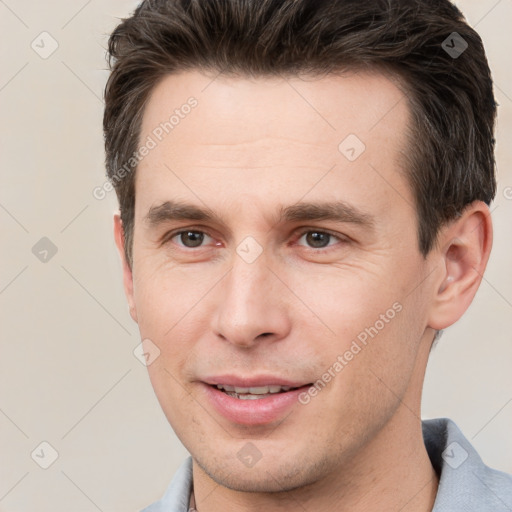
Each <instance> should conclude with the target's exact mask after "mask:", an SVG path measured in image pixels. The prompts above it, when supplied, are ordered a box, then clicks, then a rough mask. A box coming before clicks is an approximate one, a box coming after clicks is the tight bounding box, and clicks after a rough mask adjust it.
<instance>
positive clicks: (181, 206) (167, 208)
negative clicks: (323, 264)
mask: <svg viewBox="0 0 512 512" xmlns="http://www.w3.org/2000/svg"><path fill="white" fill-rule="evenodd" d="M143 220H144V222H145V223H147V224H148V225H149V226H150V227H151V228H156V227H158V226H159V225H160V224H163V223H166V222H170V221H177V220H194V221H216V222H217V223H219V224H222V223H223V221H222V219H221V218H220V217H219V216H218V215H217V214H216V213H215V212H214V211H213V210H211V209H210V208H207V207H199V206H196V205H193V204H188V203H184V202H181V201H165V202H163V203H161V204H159V205H157V206H152V207H151V208H150V209H149V211H148V212H147V214H146V216H145V217H144V219H143ZM315 220H329V221H333V222H341V223H351V224H357V225H360V226H362V227H366V228H372V227H373V225H374V217H373V216H372V215H370V214H368V213H366V212H363V211H361V210H360V209H358V208H356V207H354V206H351V205H349V204H347V203H345V202H343V201H331V202H306V203H297V204H294V205H291V206H286V207H284V206H281V208H280V209H279V211H278V215H277V221H276V223H279V222H283V221H288V222H305V221H315Z"/></svg>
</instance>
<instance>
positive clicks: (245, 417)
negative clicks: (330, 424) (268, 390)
mask: <svg viewBox="0 0 512 512" xmlns="http://www.w3.org/2000/svg"><path fill="white" fill-rule="evenodd" d="M202 385H203V388H204V390H205V393H206V397H207V400H208V401H209V402H210V403H211V404H212V406H213V407H214V409H215V410H216V411H217V412H218V413H220V414H221V415H222V416H224V417H225V418H227V419H228V420H229V421H232V422H234V423H238V424H240V425H264V424H266V423H272V422H273V421H276V420H279V419H280V418H282V417H283V416H284V414H285V413H286V412H287V411H288V410H289V409H291V408H292V407H293V405H294V404H296V403H297V402H298V397H299V395H300V394H301V393H302V392H303V391H304V390H306V389H308V388H309V387H310V385H309V384H308V385H306V386H302V387H300V388H297V389H293V390H291V391H286V392H284V393H273V394H271V395H270V396H267V397H265V398H257V399H255V400H243V399H240V398H234V397H232V396H229V395H228V394H227V393H224V391H221V390H220V389H218V388H217V387H214V386H210V385H209V384H204V383H203V384H202Z"/></svg>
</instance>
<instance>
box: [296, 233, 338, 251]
mask: <svg viewBox="0 0 512 512" xmlns="http://www.w3.org/2000/svg"><path fill="white" fill-rule="evenodd" d="M303 239H304V241H305V242H306V244H307V246H308V247H310V248H312V249H324V248H326V247H330V246H331V245H336V243H337V242H344V241H345V240H344V239H343V238H342V237H340V236H337V235H334V234H332V233H329V232H328V231H320V230H311V229H310V230H308V231H303V232H302V234H301V235H300V238H299V239H298V240H297V243H298V244H299V245H303V244H301V243H300V241H301V240H303ZM331 242H334V243H331Z"/></svg>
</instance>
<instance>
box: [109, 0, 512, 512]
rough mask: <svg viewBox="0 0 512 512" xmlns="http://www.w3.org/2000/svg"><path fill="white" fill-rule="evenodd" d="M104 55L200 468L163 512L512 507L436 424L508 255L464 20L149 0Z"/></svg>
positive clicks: (125, 236)
mask: <svg viewBox="0 0 512 512" xmlns="http://www.w3.org/2000/svg"><path fill="white" fill-rule="evenodd" d="M109 52H110V55H111V58H112V62H111V64H112V73H111V76H110V79H109V82H108V84H107V88H106V95H105V99H106V109H105V117H104V129H105V140H106V152H107V168H108V174H109V177H110V179H111V181H112V183H113V185H114V186H115V188H116V192H117V195H118V198H119V202H120V215H116V216H115V219H114V224H115V239H116V243H117V246H118V248H119V252H120V254H121V258H122V260H123V269H124V270H123V272H124V286H125V291H126V295H127V298H128V302H129V305H130V312H131V316H132V317H133V319H134V320H135V321H136V322H137V323H138V326H139V329H140V333H141V338H142V339H143V340H144V341H143V345H144V349H145V353H146V357H147V360H148V371H149V376H150V379H151V382H152V385H153V387H154V389H155V393H156V396H157V397H158V400H159V402H160V404H161V406H162V408H163V411H164V412H165V414H166V416H167V418H168V420H169V422H170V424H171V425H172V427H173V429H174V431H175V432H176V434H177V435H178V437H179V438H180V440H181V441H182V442H183V444H184V446H185V447H186V448H187V450H188V451H189V452H190V454H191V458H189V459H188V460H187V461H185V462H184V463H183V465H182V466H181V468H180V470H179V471H178V474H177V475H176V476H175V477H174V479H173V481H172V482H171V484H170V486H169V488H168V489H167V491H166V492H165V495H164V497H163V498H162V499H161V500H160V501H159V502H157V503H155V504H154V505H152V506H150V507H148V508H146V509H145V510H146V511H150V512H155V511H186V510H187V509H189V507H190V508H191V509H197V510H198V511H199V512H218V511H235V510H236V511H253V510H266V511H273V510H307V511H318V510H323V511H340V510H347V511H351V512H359V511H366V512H368V511H370V512H372V511H384V510H385V511H402V512H412V511H414V512H424V511H425V512H426V511H431V510H434V511H436V512H445V511H448V510H457V511H459V510H472V511H473V510H474V511H479V512H481V511H484V510H489V511H491V510H492V511H493V512H496V511H505V510H512V477H511V476H509V475H506V474H504V473H501V472H498V471H495V470H492V469H490V468H488V467H487V466H485V465H484V464H483V463H482V461H481V459H480V458H479V456H478V454H477V453H476V452H475V451H474V449H473V448H472V447H471V445H470V443H469V441H468V440H467V439H466V438H465V437H464V436H463V435H462V433H461V432H460V430H459V429H458V428H457V426H456V425H455V424H454V423H453V422H452V421H450V420H448V419H446V418H443V419H437V420H429V421H424V422H422V421H421V416H420V414H421V411H420V404H421V390H422V384H423V379H424V374H425V368H426V364H427V361H428V356H429V352H430V350H431V347H432V343H433V341H434V339H435V338H436V337H437V336H438V334H439V333H440V332H441V331H442V330H443V329H445V328H446V327H448V326H450V325H452V324H453V323H454V322H456V321H457V320H458V319H459V318H460V317H461V315H462V314H463V313H464V312H465V310H466V309H467V308H468V306H469V304H470V303H471V301H472V299H473V297H474V295H475V293H476V291H477V289H478V286H479V284H480V281H481V279H482V275H483V273H484V270H485V267H486V264H487V260H488V257H489V253H490V250H491V244H492V223H491V216H490V212H489V207H488V205H489V204H490V202H491V200H492V198H493V197H494V194H495V188H496V184H495V177H494V156H493V150H494V139H493V130H494V121H495V114H496V112H495V111H496V105H495V101H494V96H493V92H492V82H491V78H490V72H489V69H488V65H487V61H486V57H485V53H484V50H483V47H482V43H481V40H480V38H479V37H478V35H477V34H476V33H475V32H474V31H473V30H472V29H471V28H470V27H469V26H468V25H467V24H466V22H465V21H464V19H463V17H462V15H461V13H460V12H459V11H458V9H457V8H456V7H454V6H453V5H452V4H451V3H449V2H448V1H441V0H429V1H419V0H418V1H411V0H409V1H405V0H399V1H394V2H384V1H381V0H370V1H368V2H358V1H352V0H332V1H329V2H327V1H320V0H315V1H307V0H289V1H288V0H280V1H276V0H261V1H257V2H256V1H252V0H208V1H206V0H204V1H201V0H195V1H187V0H156V1H145V2H143V3H142V4H141V5H140V6H139V7H138V9H137V10H136V11H135V13H134V15H133V16H132V17H130V18H128V19H126V20H124V21H123V22H122V23H121V24H120V25H119V26H118V27H117V28H116V30H115V31H114V33H113V34H112V36H111V39H110V45H109Z"/></svg>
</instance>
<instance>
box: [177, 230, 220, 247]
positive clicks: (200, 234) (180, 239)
mask: <svg viewBox="0 0 512 512" xmlns="http://www.w3.org/2000/svg"><path fill="white" fill-rule="evenodd" d="M174 239H176V242H175V243H176V245H178V246H180V247H186V248H187V249H194V248H196V247H201V246H202V244H203V242H204V241H205V239H210V240H213V239H212V237H211V236H210V235H207V234H206V233H205V232H204V231H195V230H192V229H186V230H183V231H178V232H175V233H173V234H171V235H170V236H169V237H168V238H167V240H168V241H172V240H174Z"/></svg>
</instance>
